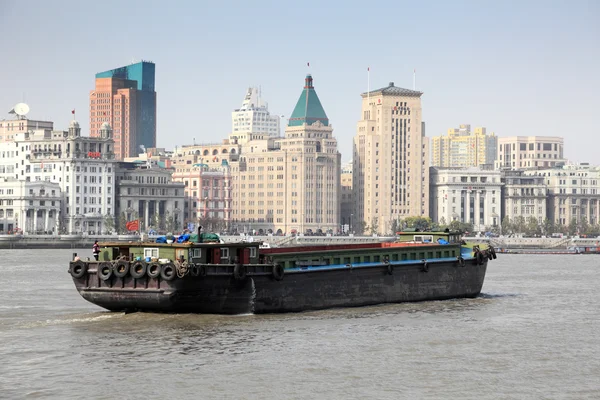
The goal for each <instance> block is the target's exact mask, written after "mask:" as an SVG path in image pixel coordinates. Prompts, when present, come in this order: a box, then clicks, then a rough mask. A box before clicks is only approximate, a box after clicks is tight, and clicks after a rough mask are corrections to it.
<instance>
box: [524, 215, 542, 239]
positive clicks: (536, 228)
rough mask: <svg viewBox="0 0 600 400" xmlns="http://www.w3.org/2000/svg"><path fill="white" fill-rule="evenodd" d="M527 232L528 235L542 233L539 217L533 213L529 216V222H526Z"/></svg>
mask: <svg viewBox="0 0 600 400" xmlns="http://www.w3.org/2000/svg"><path fill="white" fill-rule="evenodd" d="M525 232H526V233H527V234H528V235H539V234H540V224H539V223H538V221H537V218H536V217H534V216H533V215H531V216H529V218H527V222H526V223H525Z"/></svg>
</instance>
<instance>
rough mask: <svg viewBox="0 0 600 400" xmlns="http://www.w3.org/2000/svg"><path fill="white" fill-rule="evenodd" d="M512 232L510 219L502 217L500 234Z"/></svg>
mask: <svg viewBox="0 0 600 400" xmlns="http://www.w3.org/2000/svg"><path fill="white" fill-rule="evenodd" d="M513 232H514V227H513V223H512V222H511V221H510V218H509V217H508V216H506V217H504V219H503V220H502V234H504V235H510V234H512V233H513Z"/></svg>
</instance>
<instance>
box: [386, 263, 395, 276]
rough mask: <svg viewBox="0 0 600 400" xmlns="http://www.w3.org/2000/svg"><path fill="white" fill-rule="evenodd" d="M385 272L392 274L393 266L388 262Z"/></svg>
mask: <svg viewBox="0 0 600 400" xmlns="http://www.w3.org/2000/svg"><path fill="white" fill-rule="evenodd" d="M387 273H388V274H389V275H393V274H394V266H393V265H392V264H390V263H387Z"/></svg>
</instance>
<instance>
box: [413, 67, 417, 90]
mask: <svg viewBox="0 0 600 400" xmlns="http://www.w3.org/2000/svg"><path fill="white" fill-rule="evenodd" d="M413 90H417V69H416V68H415V69H413Z"/></svg>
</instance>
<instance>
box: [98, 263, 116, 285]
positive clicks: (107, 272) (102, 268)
mask: <svg viewBox="0 0 600 400" xmlns="http://www.w3.org/2000/svg"><path fill="white" fill-rule="evenodd" d="M112 275H113V266H112V264H111V263H109V262H101V263H100V265H98V276H99V277H100V279H102V280H103V281H107V280H109V279H110V278H111V277H112Z"/></svg>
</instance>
